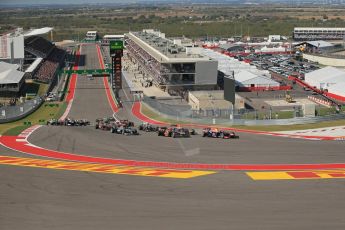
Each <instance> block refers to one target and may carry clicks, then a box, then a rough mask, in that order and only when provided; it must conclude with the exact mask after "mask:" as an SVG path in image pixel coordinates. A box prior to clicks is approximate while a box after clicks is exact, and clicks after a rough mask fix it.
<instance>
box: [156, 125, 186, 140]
mask: <svg viewBox="0 0 345 230" xmlns="http://www.w3.org/2000/svg"><path fill="white" fill-rule="evenodd" d="M157 133H158V136H164V137H172V138H176V137H190V135H191V133H190V132H189V129H186V128H182V127H176V126H172V127H159V128H158V131H157Z"/></svg>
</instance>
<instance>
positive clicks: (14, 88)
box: [0, 62, 25, 94]
mask: <svg viewBox="0 0 345 230" xmlns="http://www.w3.org/2000/svg"><path fill="white" fill-rule="evenodd" d="M17 69H18V65H14V64H9V63H6V62H0V94H2V93H10V92H12V93H18V92H19V91H20V89H21V88H22V86H23V84H24V81H25V79H24V72H21V71H18V70H17Z"/></svg>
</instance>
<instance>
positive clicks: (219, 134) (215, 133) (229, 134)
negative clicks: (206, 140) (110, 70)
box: [202, 128, 239, 139]
mask: <svg viewBox="0 0 345 230" xmlns="http://www.w3.org/2000/svg"><path fill="white" fill-rule="evenodd" d="M202 136H203V137H212V138H223V139H238V138H239V136H237V135H236V134H235V132H233V131H225V130H218V129H211V128H205V129H203V131H202Z"/></svg>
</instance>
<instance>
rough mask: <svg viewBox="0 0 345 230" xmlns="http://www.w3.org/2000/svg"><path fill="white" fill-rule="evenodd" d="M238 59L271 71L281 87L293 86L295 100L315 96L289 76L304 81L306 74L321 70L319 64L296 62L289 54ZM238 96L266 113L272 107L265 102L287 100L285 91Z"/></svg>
mask: <svg viewBox="0 0 345 230" xmlns="http://www.w3.org/2000/svg"><path fill="white" fill-rule="evenodd" d="M236 58H237V59H239V60H242V61H246V62H248V63H249V64H250V65H254V66H256V67H257V68H258V69H260V70H267V71H269V73H270V74H271V77H272V79H273V80H275V81H277V82H279V83H280V85H281V86H286V85H290V86H292V89H291V92H290V95H291V96H292V97H293V98H299V99H305V98H307V97H308V96H310V95H312V94H313V92H311V91H309V90H308V89H305V88H304V87H302V86H300V85H298V84H297V83H296V82H295V81H293V80H291V79H289V76H294V77H298V78H299V79H301V80H304V76H305V74H306V73H309V72H312V71H314V70H317V69H319V68H320V67H319V66H318V64H317V63H314V62H308V61H306V60H296V59H295V57H294V55H289V54H279V55H271V54H267V55H264V54H261V55H257V54H251V55H248V56H246V57H241V56H237V57H236ZM238 94H239V95H240V96H242V97H244V98H245V99H246V103H247V104H248V105H249V106H250V107H252V108H253V109H255V110H257V111H265V110H267V109H268V108H270V105H268V104H267V103H266V102H265V101H267V100H270V101H272V100H284V99H285V91H260V92H238ZM291 107H293V106H292V105H291ZM284 109H286V108H284Z"/></svg>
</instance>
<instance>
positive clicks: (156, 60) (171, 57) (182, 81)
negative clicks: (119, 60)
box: [125, 30, 218, 90]
mask: <svg viewBox="0 0 345 230" xmlns="http://www.w3.org/2000/svg"><path fill="white" fill-rule="evenodd" d="M125 42H126V48H127V51H128V56H129V58H130V59H131V60H132V61H134V62H136V63H137V64H138V65H139V68H140V70H141V71H142V72H143V74H144V75H146V76H147V77H151V78H152V80H153V82H154V83H155V84H156V85H158V86H161V88H166V89H191V90H192V89H213V88H215V86H216V85H217V66H218V62H217V61H216V60H213V59H211V58H209V57H207V56H204V55H202V54H197V53H191V52H188V48H186V47H184V46H181V45H179V44H176V43H174V42H173V41H172V40H169V39H167V38H165V34H164V33H161V32H159V31H154V30H143V31H142V32H129V33H128V34H126V35H125Z"/></svg>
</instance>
